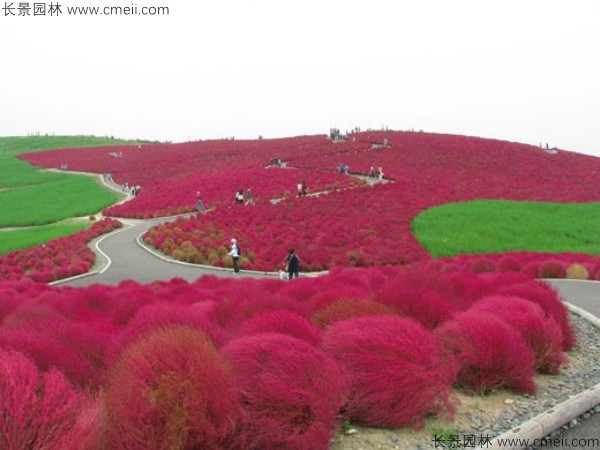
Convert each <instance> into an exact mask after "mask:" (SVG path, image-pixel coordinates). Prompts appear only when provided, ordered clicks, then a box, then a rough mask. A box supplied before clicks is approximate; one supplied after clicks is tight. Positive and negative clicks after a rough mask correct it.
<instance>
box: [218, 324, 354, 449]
mask: <svg viewBox="0 0 600 450" xmlns="http://www.w3.org/2000/svg"><path fill="white" fill-rule="evenodd" d="M222 352H223V354H224V355H225V357H226V358H227V359H228V360H229V361H230V362H231V364H232V366H233V368H234V373H235V379H236V387H237V390H238V393H239V395H240V398H241V404H242V406H243V408H244V411H245V415H244V419H243V423H242V429H241V433H240V435H239V436H238V438H237V442H236V444H237V446H236V447H237V448H240V449H263V450H269V449H282V448H286V449H306V450H313V449H326V448H328V447H329V442H330V439H331V437H332V435H333V433H334V432H335V431H336V429H337V428H338V425H339V424H338V422H339V416H338V413H339V411H340V408H342V407H343V406H344V404H345V402H346V395H347V385H346V384H345V382H344V377H343V376H342V373H341V372H340V370H339V368H338V366H337V364H336V363H335V362H334V361H333V360H332V359H331V358H329V357H328V356H327V355H326V354H324V353H323V352H322V351H320V350H318V349H316V348H315V347H313V346H311V345H309V344H307V343H306V342H304V341H301V340H299V339H296V338H293V337H290V336H285V335H281V334H274V333H263V334H256V335H252V336H246V337H242V338H240V339H237V340H234V341H232V342H230V343H229V344H227V345H226V346H225V347H223V349H222Z"/></svg>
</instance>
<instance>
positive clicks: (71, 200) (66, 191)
mask: <svg viewBox="0 0 600 450" xmlns="http://www.w3.org/2000/svg"><path fill="white" fill-rule="evenodd" d="M133 143H137V142H134V141H124V140H120V139H112V138H97V137H93V136H28V137H2V138H0V228H1V227H24V226H32V225H46V224H51V223H55V222H58V221H61V220H63V219H66V218H69V217H80V216H86V215H90V214H95V213H97V212H98V211H100V210H102V209H103V208H105V207H107V206H110V205H111V204H113V203H114V202H115V201H116V200H117V195H116V194H115V193H114V192H112V191H110V190H108V189H106V188H105V187H103V186H102V185H101V183H99V181H98V180H96V179H94V178H92V177H88V176H84V175H73V174H68V173H51V172H45V171H42V170H40V169H38V168H37V167H34V166H32V165H30V164H29V163H27V162H25V161H21V160H19V159H17V158H16V156H17V155H19V154H21V153H27V152H32V151H41V150H51V149H58V148H74V147H92V146H94V147H97V146H102V145H121V144H133Z"/></svg>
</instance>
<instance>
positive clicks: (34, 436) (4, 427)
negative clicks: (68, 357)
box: [0, 349, 85, 450]
mask: <svg viewBox="0 0 600 450" xmlns="http://www.w3.org/2000/svg"><path fill="white" fill-rule="evenodd" d="M0 399H1V401H0V448H2V449H6V450H22V449H25V448H36V449H37V448H40V449H41V448H60V447H58V446H57V445H58V443H59V442H60V439H61V438H62V436H63V435H65V434H66V433H68V432H69V431H70V430H71V429H72V428H73V427H74V426H75V423H76V420H77V416H78V413H79V409H80V407H81V406H82V405H83V404H84V402H85V398H84V397H83V396H82V395H81V394H79V393H77V392H76V391H74V390H73V388H72V387H71V386H70V385H69V383H68V382H67V381H66V380H65V378H64V377H63V376H62V374H61V373H60V372H58V371H57V370H50V371H49V372H46V373H43V374H42V373H39V372H38V369H37V367H36V366H35V364H34V363H33V361H31V360H30V359H29V358H27V357H26V356H25V355H23V354H22V353H19V352H14V351H10V350H3V349H0Z"/></svg>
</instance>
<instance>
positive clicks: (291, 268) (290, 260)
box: [285, 248, 301, 280]
mask: <svg viewBox="0 0 600 450" xmlns="http://www.w3.org/2000/svg"><path fill="white" fill-rule="evenodd" d="M300 265H301V261H300V258H299V257H298V255H296V253H295V252H294V249H293V248H290V251H289V253H288V255H287V257H286V258H285V271H286V272H287V273H288V274H289V279H290V280H291V279H292V278H294V277H296V278H298V277H299V276H300Z"/></svg>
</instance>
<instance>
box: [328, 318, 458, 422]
mask: <svg viewBox="0 0 600 450" xmlns="http://www.w3.org/2000/svg"><path fill="white" fill-rule="evenodd" d="M323 348H324V350H325V351H326V352H327V353H329V354H330V355H331V356H333V357H334V358H335V359H336V360H337V361H338V362H339V364H340V365H341V366H342V368H343V369H344V370H345V371H346V372H347V373H348V374H349V376H350V380H351V391H350V399H349V403H348V415H349V418H350V420H352V421H356V422H357V423H361V424H364V425H372V426H378V427H381V426H383V427H392V428H393V427H402V426H406V425H412V426H414V427H417V428H420V427H422V426H423V425H424V420H425V417H426V416H427V415H428V414H430V413H438V412H449V413H453V412H454V401H453V400H452V398H451V389H452V384H453V383H454V380H455V377H456V371H455V369H454V367H453V366H452V364H450V363H448V362H447V361H445V360H443V359H441V358H440V354H441V348H440V346H439V345H438V344H437V343H436V341H435V340H434V339H433V338H432V335H431V334H430V333H429V332H428V331H427V330H426V329H425V328H424V327H423V326H422V325H420V324H419V323H417V322H416V321H414V320H411V319H405V318H400V317H393V316H377V317H361V318H357V319H349V320H344V321H341V322H337V323H335V324H334V325H332V326H331V327H330V328H329V329H328V330H327V331H326V332H325V334H324V337H323Z"/></svg>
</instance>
